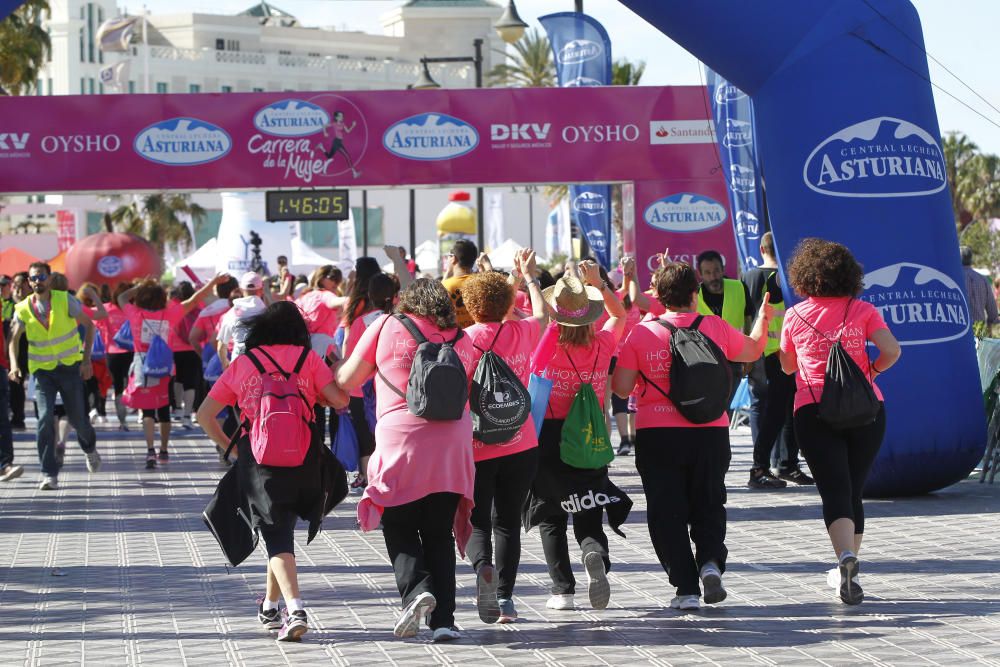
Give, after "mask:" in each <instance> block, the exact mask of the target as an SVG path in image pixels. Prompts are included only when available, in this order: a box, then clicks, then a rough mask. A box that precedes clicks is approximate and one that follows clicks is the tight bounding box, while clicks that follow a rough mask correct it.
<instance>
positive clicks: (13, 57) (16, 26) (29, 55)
mask: <svg viewBox="0 0 1000 667" xmlns="http://www.w3.org/2000/svg"><path fill="white" fill-rule="evenodd" d="M49 14H50V11H49V3H48V0H27V2H25V3H24V4H23V5H21V6H20V7H19V8H18V9H16V10H15V11H14V13H12V14H11V15H10V16H8V17H7V18H6V19H4V20H3V21H0V86H3V88H5V89H6V90H7V91H8V92H9V93H10V94H12V95H23V94H25V93H27V92H29V91H30V90H31V89H32V88H34V87H35V86H36V85H37V82H38V73H39V72H40V71H41V69H42V66H43V65H44V64H45V61H46V59H47V58H48V55H49V53H50V52H51V50H52V41H51V40H50V39H49V33H48V32H47V31H46V30H45V28H43V27H42V19H43V18H47V17H48V16H49Z"/></svg>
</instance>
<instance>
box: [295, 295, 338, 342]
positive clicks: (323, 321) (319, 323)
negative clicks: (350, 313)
mask: <svg viewBox="0 0 1000 667" xmlns="http://www.w3.org/2000/svg"><path fill="white" fill-rule="evenodd" d="M343 303H344V298H343V297H340V296H337V295H336V294H334V293H333V292H330V291H327V290H312V291H311V292H306V293H305V294H303V295H302V296H300V297H299V298H298V299H296V300H295V305H296V306H298V307H299V311H300V312H301V313H302V319H304V320H305V321H306V327H308V329H309V333H311V334H315V333H321V334H326V335H328V336H332V335H333V334H334V333H336V332H337V326H338V325H339V324H340V318H341V313H340V309H341V305H342V304H343Z"/></svg>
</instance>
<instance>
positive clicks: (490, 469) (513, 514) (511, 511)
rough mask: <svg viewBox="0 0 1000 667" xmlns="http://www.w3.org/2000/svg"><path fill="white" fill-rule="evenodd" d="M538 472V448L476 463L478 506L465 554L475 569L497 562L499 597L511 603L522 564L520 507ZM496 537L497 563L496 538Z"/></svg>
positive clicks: (473, 513)
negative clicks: (494, 552)
mask: <svg viewBox="0 0 1000 667" xmlns="http://www.w3.org/2000/svg"><path fill="white" fill-rule="evenodd" d="M537 469H538V448H537V447H534V448H532V449H528V450H526V451H523V452H519V453H517V454H511V455H510V456H499V457H497V458H495V459H488V460H486V461H478V462H476V491H475V502H476V506H475V508H474V509H473V510H472V536H471V537H470V538H469V545H468V546H467V547H466V550H465V551H466V554H467V555H468V556H469V562H470V563H472V569H473V570H478V569H479V566H480V565H485V564H487V563H494V562H495V563H496V566H497V575H498V579H499V580H500V584H499V586H497V597H498V598H500V599H504V600H509V599H511V597H512V596H513V594H514V580H515V579H516V578H517V567H518V565H519V564H520V563H521V508H522V507H523V506H524V500H525V498H527V497H528V490H529V489H531V483H532V482H533V481H534V479H535V471H536V470H537ZM494 536H496V561H494V560H493V537H494Z"/></svg>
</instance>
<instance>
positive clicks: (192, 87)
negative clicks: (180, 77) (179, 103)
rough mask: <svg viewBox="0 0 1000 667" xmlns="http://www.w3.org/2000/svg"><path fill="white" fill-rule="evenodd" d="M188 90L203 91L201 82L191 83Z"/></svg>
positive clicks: (190, 91) (191, 91)
mask: <svg viewBox="0 0 1000 667" xmlns="http://www.w3.org/2000/svg"><path fill="white" fill-rule="evenodd" d="M188 92H189V93H200V92H201V84H199V83H192V84H191V85H189V86H188Z"/></svg>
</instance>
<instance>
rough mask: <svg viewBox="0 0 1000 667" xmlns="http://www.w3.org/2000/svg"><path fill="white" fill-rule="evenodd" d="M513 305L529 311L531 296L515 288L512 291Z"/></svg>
mask: <svg viewBox="0 0 1000 667" xmlns="http://www.w3.org/2000/svg"><path fill="white" fill-rule="evenodd" d="M514 307H515V308H517V309H518V310H523V311H524V312H526V313H530V312H531V296H529V294H528V293H527V292H522V291H521V290H517V291H516V292H514Z"/></svg>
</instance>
